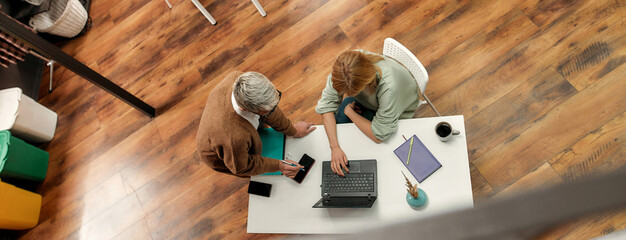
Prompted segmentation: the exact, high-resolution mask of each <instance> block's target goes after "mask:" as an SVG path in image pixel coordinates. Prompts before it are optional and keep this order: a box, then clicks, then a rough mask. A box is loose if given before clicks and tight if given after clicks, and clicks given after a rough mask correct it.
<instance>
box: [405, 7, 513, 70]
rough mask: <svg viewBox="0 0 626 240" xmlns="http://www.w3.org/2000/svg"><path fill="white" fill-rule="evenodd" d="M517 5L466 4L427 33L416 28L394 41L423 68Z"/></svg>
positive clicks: (426, 30) (427, 30)
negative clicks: (408, 51)
mask: <svg viewBox="0 0 626 240" xmlns="http://www.w3.org/2000/svg"><path fill="white" fill-rule="evenodd" d="M518 3H519V1H510V0H508V1H505V0H495V1H470V2H468V3H467V4H465V5H463V6H461V8H459V9H457V10H456V11H455V12H454V13H452V14H451V15H449V16H447V17H446V18H445V19H444V20H442V21H441V22H439V23H437V24H435V25H434V26H432V27H430V28H428V29H422V28H419V27H418V28H416V29H413V30H411V31H408V32H406V34H404V35H403V36H401V37H400V38H399V39H397V40H398V41H399V42H401V43H403V44H404V45H405V46H406V47H407V48H408V49H409V50H411V52H413V53H414V54H415V56H417V58H418V59H420V62H422V64H424V65H425V66H427V65H429V64H430V63H431V62H433V61H435V60H436V59H438V58H440V57H441V56H443V55H444V54H445V53H447V52H449V51H450V50H452V49H454V48H455V47H456V46H458V45H459V44H461V43H462V42H464V41H465V40H467V39H469V38H470V37H472V36H473V35H474V34H476V33H477V32H479V31H480V30H482V29H483V28H484V27H485V26H487V25H489V22H490V21H493V20H495V19H499V18H500V17H502V16H503V15H505V14H507V13H508V12H509V11H511V10H512V9H513V8H515V6H516V5H517V4H518ZM484 9H490V11H486V12H485V11H483V10H484ZM424 30H425V31H424Z"/></svg>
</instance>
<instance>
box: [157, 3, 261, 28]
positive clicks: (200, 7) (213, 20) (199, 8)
mask: <svg viewBox="0 0 626 240" xmlns="http://www.w3.org/2000/svg"><path fill="white" fill-rule="evenodd" d="M251 1H252V4H254V6H255V7H256V9H257V10H259V13H260V14H261V16H263V17H265V16H266V15H267V13H266V12H265V10H264V9H263V7H262V6H261V4H260V3H259V1H258V0H251ZM191 2H192V3H193V5H195V6H196V7H197V8H198V10H200V12H201V13H202V15H204V17H206V19H208V20H209V22H211V24H213V25H215V24H217V21H215V18H213V16H211V14H210V13H209V11H207V10H206V8H204V6H202V3H200V2H199V1H198V0H191ZM165 3H167V6H168V7H170V9H171V8H172V5H171V4H170V2H169V1H168V0H165Z"/></svg>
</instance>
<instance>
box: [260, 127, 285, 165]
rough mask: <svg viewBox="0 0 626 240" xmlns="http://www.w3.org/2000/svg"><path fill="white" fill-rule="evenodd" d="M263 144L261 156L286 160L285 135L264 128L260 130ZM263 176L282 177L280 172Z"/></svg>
mask: <svg viewBox="0 0 626 240" xmlns="http://www.w3.org/2000/svg"><path fill="white" fill-rule="evenodd" d="M259 136H261V142H262V143H263V148H262V153H261V156H263V157H268V158H275V159H284V156H285V155H284V154H285V134H282V133H281V132H277V131H276V130H274V129H273V128H263V129H261V130H259ZM261 175H281V173H280V171H277V172H271V173H264V174H261Z"/></svg>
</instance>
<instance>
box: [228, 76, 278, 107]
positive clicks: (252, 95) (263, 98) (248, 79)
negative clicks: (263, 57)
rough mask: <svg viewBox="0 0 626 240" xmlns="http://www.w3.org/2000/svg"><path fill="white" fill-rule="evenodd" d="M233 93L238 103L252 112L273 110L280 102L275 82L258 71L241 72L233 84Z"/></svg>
mask: <svg viewBox="0 0 626 240" xmlns="http://www.w3.org/2000/svg"><path fill="white" fill-rule="evenodd" d="M233 95H234V96H235V101H237V104H238V105H239V106H240V107H242V108H243V109H244V110H246V111H250V112H260V111H271V110H272V108H274V106H276V105H277V104H278V94H277V92H276V88H275V87H274V84H272V82H270V80H269V79H267V77H265V76H264V75H263V74H260V73H258V72H245V73H244V74H241V76H239V77H238V78H237V80H236V81H235V84H234V85H233Z"/></svg>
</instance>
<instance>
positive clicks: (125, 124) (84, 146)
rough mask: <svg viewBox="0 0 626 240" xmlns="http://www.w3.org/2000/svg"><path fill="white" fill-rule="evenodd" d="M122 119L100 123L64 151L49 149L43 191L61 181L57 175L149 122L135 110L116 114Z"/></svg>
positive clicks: (96, 155)
mask: <svg viewBox="0 0 626 240" xmlns="http://www.w3.org/2000/svg"><path fill="white" fill-rule="evenodd" d="M118 118H119V119H124V121H117V122H114V123H111V124H108V125H101V127H100V129H99V130H98V131H96V132H95V133H93V134H92V135H91V136H89V137H87V138H85V139H84V141H82V142H80V143H79V144H77V145H75V146H68V147H67V148H66V149H65V151H63V150H59V151H56V150H55V151H51V152H50V159H53V161H50V163H49V166H48V169H49V171H48V175H47V177H46V181H45V182H44V188H43V191H44V192H45V191H47V187H46V186H47V185H48V184H51V185H52V186H54V185H58V184H59V181H62V180H63V179H61V177H59V176H58V175H60V174H64V173H67V172H68V171H70V170H71V169H72V168H74V167H76V166H77V165H78V164H88V163H89V162H91V161H92V160H94V159H96V158H97V157H98V156H99V155H100V154H103V153H104V152H106V151H107V150H109V148H110V147H113V146H115V145H116V144H117V143H119V142H120V141H123V140H124V139H125V138H127V137H128V136H130V135H132V134H133V132H135V131H137V130H138V129H141V128H142V127H144V126H145V125H146V124H147V123H149V122H150V118H149V117H147V116H145V115H143V114H141V113H139V112H137V111H129V112H128V113H127V114H124V115H121V116H118Z"/></svg>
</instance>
